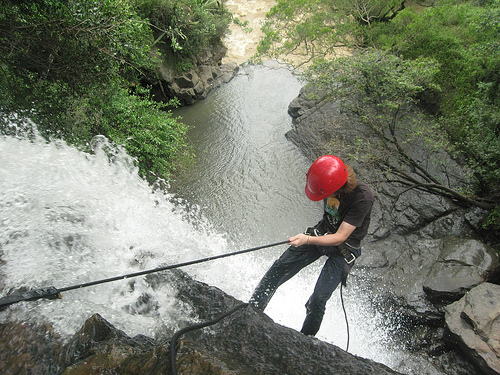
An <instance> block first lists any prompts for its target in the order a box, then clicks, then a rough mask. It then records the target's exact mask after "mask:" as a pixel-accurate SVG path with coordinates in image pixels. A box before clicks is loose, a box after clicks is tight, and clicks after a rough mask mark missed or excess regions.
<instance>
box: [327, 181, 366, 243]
mask: <svg viewBox="0 0 500 375" xmlns="http://www.w3.org/2000/svg"><path fill="white" fill-rule="evenodd" d="M373 201H374V198H373V194H372V192H371V190H370V188H369V187H368V185H366V184H365V183H363V182H360V181H358V184H357V186H356V187H355V188H354V190H353V191H351V192H350V193H347V194H346V193H344V194H340V195H339V196H338V197H336V198H332V197H328V198H327V199H325V201H324V202H325V212H324V215H323V218H324V221H325V224H326V228H327V229H328V231H329V232H331V233H335V232H336V231H337V229H338V228H339V227H340V224H341V223H342V222H343V221H345V222H346V223H348V224H351V225H354V226H355V227H356V229H354V231H353V232H352V233H351V235H350V236H349V238H348V239H347V240H346V242H347V243H348V244H349V245H351V246H353V247H359V246H360V243H361V240H362V239H363V238H364V237H365V236H366V233H367V232H368V227H369V225H370V215H371V211H372V206H373Z"/></svg>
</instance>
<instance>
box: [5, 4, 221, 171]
mask: <svg viewBox="0 0 500 375" xmlns="http://www.w3.org/2000/svg"><path fill="white" fill-rule="evenodd" d="M218 4H219V2H217V1H211V0H185V1H166V0H144V1H139V2H137V1H132V0H107V1H99V2H96V1H94V0H39V1H36V2H33V1H28V0H21V1H19V0H5V1H2V2H1V3H0V67H1V69H0V112H1V115H2V116H3V118H4V119H6V118H8V117H9V115H11V114H12V113H15V114H17V115H20V116H25V117H29V118H31V119H32V120H33V121H35V122H36V123H37V124H38V127H39V130H40V131H41V133H42V134H43V135H45V136H46V137H54V136H55V137H61V138H64V139H66V140H67V141H68V142H71V143H74V144H76V145H81V146H85V145H86V144H87V143H88V142H89V141H90V139H91V138H92V137H93V136H95V135H97V134H102V135H105V136H107V137H108V138H110V139H111V140H113V141H114V142H117V143H121V144H124V145H125V147H126V148H127V150H128V151H129V152H130V154H131V155H133V156H135V157H137V160H138V161H139V168H140V173H141V174H142V175H143V176H146V177H148V178H150V177H151V176H152V175H154V176H156V177H162V178H168V177H169V176H170V175H171V174H172V173H173V171H174V170H175V168H176V167H177V166H178V165H179V163H181V162H182V161H184V160H187V159H189V158H190V156H191V153H190V150H189V148H188V147H187V145H186V140H185V133H186V127H185V125H183V124H182V123H181V122H180V121H179V119H177V118H174V117H173V116H172V114H171V112H169V111H167V110H166V109H165V108H164V107H165V104H163V106H162V105H160V104H158V103H155V102H153V101H151V100H150V99H149V97H150V95H149V91H148V90H147V89H145V88H141V87H139V86H138V85H137V83H138V82H140V80H141V77H143V76H144V73H143V72H144V71H151V70H154V69H156V67H157V66H158V61H157V60H155V58H154V56H157V54H153V53H151V47H152V46H153V45H154V43H155V42H156V43H158V40H159V39H158V36H157V35H154V33H156V34H157V33H158V32H159V31H160V32H163V31H166V34H165V35H167V34H168V32H170V34H168V37H171V39H170V40H171V42H174V41H176V40H177V43H178V44H177V47H175V46H174V47H175V48H173V49H174V51H177V52H179V51H181V52H182V56H184V57H185V58H187V56H188V55H190V54H197V53H200V52H201V51H202V50H203V49H207V48H209V46H210V45H212V44H213V43H217V42H220V40H219V39H218V38H220V37H221V36H222V35H223V34H224V32H225V30H226V27H227V25H228V23H229V18H228V15H227V12H225V10H224V9H223V8H221V7H220V6H219V5H218ZM146 9H147V12H146ZM145 13H147V14H148V16H150V17H151V19H152V20H153V21H156V20H157V19H155V18H154V17H157V18H158V19H161V20H162V22H163V23H157V24H155V25H153V24H152V21H151V20H149V19H148V18H146V17H145ZM162 30H163V31H162ZM155 37H156V39H155ZM175 38H177V39H175ZM5 124H6V122H5V121H4V124H3V128H2V125H0V131H3V132H5V131H6V127H5Z"/></svg>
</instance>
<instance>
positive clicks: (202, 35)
mask: <svg viewBox="0 0 500 375" xmlns="http://www.w3.org/2000/svg"><path fill="white" fill-rule="evenodd" d="M137 4H138V9H139V11H140V13H141V15H142V16H143V17H145V18H147V19H149V22H150V23H151V26H152V28H153V31H154V33H155V39H156V40H155V43H160V44H163V46H164V49H165V48H166V49H167V50H168V51H173V54H172V58H173V60H174V61H175V64H176V66H177V68H178V70H183V69H184V68H186V67H187V68H189V67H190V64H188V63H186V61H191V60H192V58H193V56H200V55H202V54H203V52H205V51H207V50H211V49H213V47H214V46H218V45H220V44H221V40H222V38H223V37H224V35H225V33H226V32H227V30H228V27H229V23H230V22H231V15H230V13H229V12H228V11H227V10H226V9H225V8H224V6H223V3H222V2H220V1H216V0H140V1H138V2H137Z"/></svg>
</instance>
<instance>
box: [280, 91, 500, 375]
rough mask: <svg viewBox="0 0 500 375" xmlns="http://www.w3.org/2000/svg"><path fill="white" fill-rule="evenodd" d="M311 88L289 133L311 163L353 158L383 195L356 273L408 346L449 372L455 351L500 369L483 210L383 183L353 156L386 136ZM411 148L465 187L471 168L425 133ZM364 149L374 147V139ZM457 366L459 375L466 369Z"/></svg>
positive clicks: (492, 261) (493, 272)
mask: <svg viewBox="0 0 500 375" xmlns="http://www.w3.org/2000/svg"><path fill="white" fill-rule="evenodd" d="M310 94H311V89H310V88H303V90H302V91H301V93H300V95H299V96H298V97H297V98H296V99H295V100H294V101H293V102H292V103H290V106H289V114H290V115H291V116H292V117H293V119H294V120H293V129H292V130H291V131H290V132H289V133H287V135H286V136H287V138H288V139H289V140H291V141H292V142H293V143H295V144H296V145H297V146H298V147H299V148H300V149H301V150H302V151H303V153H304V154H305V155H306V156H308V157H309V158H310V159H311V160H314V159H316V158H317V157H319V156H320V155H323V154H327V153H333V154H335V155H337V156H339V157H341V158H342V159H343V160H344V161H346V162H347V163H349V164H352V165H353V166H354V168H355V170H356V172H357V173H358V176H359V178H360V179H361V180H363V181H365V182H367V183H368V184H370V185H371V186H372V188H373V189H374V191H375V195H376V203H375V206H374V212H373V214H372V224H371V226H370V233H369V235H368V236H367V239H366V241H365V244H364V247H363V255H362V256H361V257H360V258H359V259H358V260H357V265H356V268H355V270H354V272H353V275H354V278H357V279H358V280H359V281H361V282H362V284H363V285H369V286H367V288H370V289H371V290H373V293H374V296H375V297H374V299H376V300H377V302H375V303H378V304H379V306H380V309H381V311H382V312H383V314H384V315H385V316H386V317H387V319H388V320H393V323H395V326H398V327H401V328H402V329H403V330H404V331H406V332H407V333H410V336H413V337H414V339H413V340H411V343H409V344H408V349H409V350H412V351H419V352H421V353H423V354H425V355H428V356H429V357H432V358H433V362H434V363H436V364H438V365H437V366H438V367H440V368H441V369H443V368H445V367H446V366H448V365H446V364H444V363H442V364H439V362H440V361H441V360H444V358H446V361H448V360H449V356H450V355H452V356H454V357H455V358H456V361H457V362H456V363H459V362H460V358H461V357H464V356H465V357H467V358H469V359H470V360H471V362H472V363H473V365H474V367H475V370H472V369H469V370H467V371H478V372H479V373H485V374H497V373H499V369H500V350H499V349H500V341H499V334H498V332H500V330H499V329H498V324H499V322H500V309H499V305H498V302H497V301H498V300H497V297H496V296H497V293H498V288H499V286H498V285H496V284H498V283H499V277H498V270H499V264H500V263H499V254H498V252H497V251H495V250H494V249H492V248H490V247H488V246H487V245H485V244H484V243H481V242H480V241H478V240H477V239H474V232H475V230H476V229H477V225H478V223H479V222H480V219H481V217H482V215H484V214H485V213H484V212H482V211H481V210H480V209H477V208H474V207H464V206H463V205H459V204H457V202H456V201H453V200H451V199H448V198H444V197H440V196H437V195H433V194H429V193H426V192H423V191H422V190H419V189H408V188H407V187H405V186H401V185H399V184H395V183H391V182H388V181H387V180H385V179H384V178H383V175H384V172H383V171H382V170H381V169H380V168H378V166H377V165H376V164H368V163H363V162H362V161H360V160H363V157H356V156H355V155H357V154H358V156H359V147H357V145H359V142H360V141H361V142H363V143H364V144H365V145H370V144H372V145H377V147H380V145H382V148H383V141H382V140H381V139H380V138H379V137H378V136H377V135H376V134H375V133H374V132H373V131H371V129H370V128H369V127H368V126H367V125H366V124H363V123H362V122H360V121H358V120H357V118H356V117H355V116H352V115H350V114H349V112H348V111H346V110H345V108H344V107H343V106H342V104H341V102H340V101H332V100H330V99H327V98H325V97H322V96H321V95H310ZM313 97H314V99H311V98H313ZM415 110H418V109H415ZM404 147H405V152H406V153H407V154H408V155H411V156H412V157H414V158H415V159H416V160H419V161H420V163H421V164H422V165H425V166H426V167H427V168H429V169H431V170H432V173H433V174H435V175H436V176H438V178H440V179H443V180H446V181H448V183H449V184H450V186H454V187H457V186H466V185H467V182H466V178H465V176H466V171H463V170H462V169H461V167H460V166H459V165H458V164H457V163H455V162H454V161H453V160H452V159H451V158H450V157H449V156H447V155H446V154H445V153H443V152H441V151H439V152H438V153H437V152H436V151H435V150H431V149H428V148H426V146H425V142H424V140H422V142H419V140H418V139H417V140H416V141H415V142H412V143H405V144H404ZM363 149H364V150H365V151H366V152H376V150H371V149H370V147H369V146H368V147H364V148H363ZM361 156H362V155H361ZM433 158H434V159H439V162H440V163H439V165H440V166H441V167H438V166H437V165H438V163H433V162H432V159H433ZM442 166H446V167H445V168H443V167H442ZM410 173H411V172H410ZM367 280H370V281H369V282H367ZM485 281H490V283H485ZM478 289H479V290H478ZM478 295H479V296H480V297H478ZM478 299H479V300H480V301H481V303H478ZM472 301H474V302H472ZM450 304H451V305H450ZM471 306H473V307H471ZM479 306H482V309H481V310H482V311H478V309H479ZM472 309H473V310H474V311H475V312H474V313H471V310H472ZM445 314H446V320H445ZM395 334H398V333H397V332H395ZM457 347H460V348H461V349H460V350H455V348H457ZM458 367H460V366H457V369H455V370H453V371H452V372H451V373H455V374H458V373H459V372H455V371H460V370H458ZM465 373H469V372H464V374H465Z"/></svg>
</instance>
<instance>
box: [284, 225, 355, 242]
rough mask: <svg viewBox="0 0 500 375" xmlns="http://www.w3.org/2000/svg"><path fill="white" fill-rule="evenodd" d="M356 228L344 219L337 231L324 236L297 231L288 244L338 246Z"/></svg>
mask: <svg viewBox="0 0 500 375" xmlns="http://www.w3.org/2000/svg"><path fill="white" fill-rule="evenodd" d="M354 229H356V227H355V226H354V225H351V224H348V223H346V222H345V221H343V222H342V224H340V227H339V229H338V230H337V232H335V233H332V234H326V235H324V236H319V237H314V236H307V235H305V234H303V233H299V234H297V235H296V236H293V237H290V238H289V239H288V241H290V245H292V246H295V247H298V246H302V245H306V244H310V245H318V246H338V245H340V244H341V243H342V242H344V241H345V240H347V238H348V237H349V236H350V235H351V233H352V232H353V231H354Z"/></svg>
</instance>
